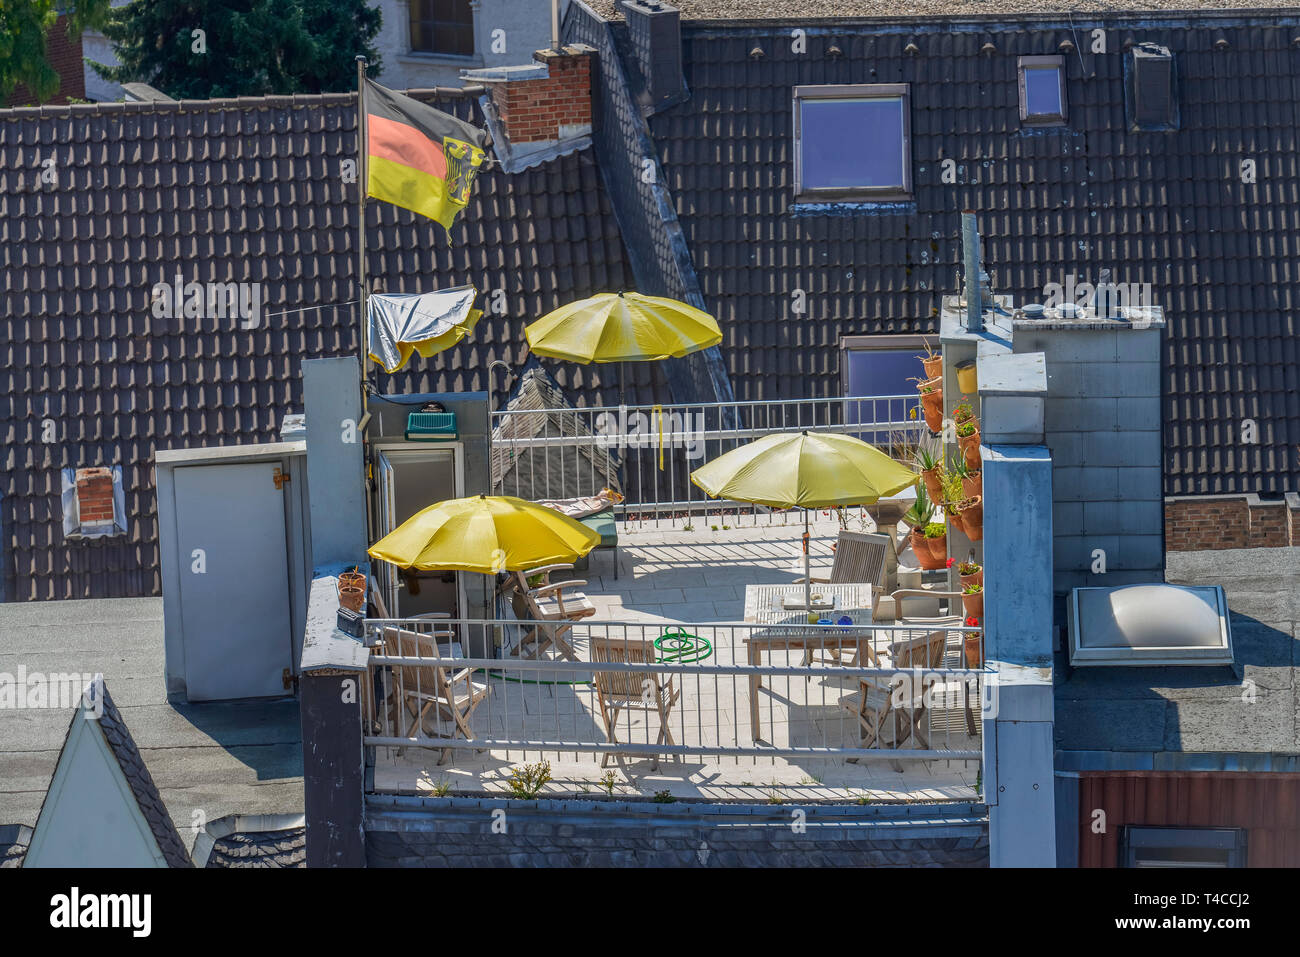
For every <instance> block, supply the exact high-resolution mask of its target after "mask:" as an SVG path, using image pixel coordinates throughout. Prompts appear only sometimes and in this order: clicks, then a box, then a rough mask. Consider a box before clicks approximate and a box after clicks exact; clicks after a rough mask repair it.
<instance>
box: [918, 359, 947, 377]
mask: <svg viewBox="0 0 1300 957" xmlns="http://www.w3.org/2000/svg"><path fill="white" fill-rule="evenodd" d="M921 365H923V366H925V377H926V378H927V379H934V378H937V377H939V376H941V375H943V356H941V355H939V356H935V357H934V358H922V359H921Z"/></svg>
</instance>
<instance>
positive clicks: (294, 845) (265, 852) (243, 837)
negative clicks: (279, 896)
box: [204, 827, 307, 868]
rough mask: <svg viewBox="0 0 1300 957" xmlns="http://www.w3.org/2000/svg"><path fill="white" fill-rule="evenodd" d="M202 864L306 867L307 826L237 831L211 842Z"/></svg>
mask: <svg viewBox="0 0 1300 957" xmlns="http://www.w3.org/2000/svg"><path fill="white" fill-rule="evenodd" d="M204 866H205V867H269V868H283V867H306V866H307V829H306V828H305V827H294V828H289V829H287V830H282V831H256V832H246V833H245V832H236V833H234V834H229V835H227V836H226V837H223V838H221V839H220V840H218V841H216V842H215V843H214V844H213V845H212V853H211V854H210V855H209V856H208V862H207V864H205V865H204Z"/></svg>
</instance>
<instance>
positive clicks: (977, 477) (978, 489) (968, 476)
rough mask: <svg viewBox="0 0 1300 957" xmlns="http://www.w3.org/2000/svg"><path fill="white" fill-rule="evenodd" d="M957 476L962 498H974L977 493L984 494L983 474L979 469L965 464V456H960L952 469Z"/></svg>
mask: <svg viewBox="0 0 1300 957" xmlns="http://www.w3.org/2000/svg"><path fill="white" fill-rule="evenodd" d="M954 471H956V473H957V477H958V478H960V479H961V491H962V498H975V497H976V496H977V495H983V494H984V476H983V473H982V472H981V471H980V470H979V469H972V468H971V467H970V466H969V465H967V464H966V456H964V455H963V456H962V457H961V460H960V461H959V462H958V463H957V468H956V469H955V470H954Z"/></svg>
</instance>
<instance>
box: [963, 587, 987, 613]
mask: <svg viewBox="0 0 1300 957" xmlns="http://www.w3.org/2000/svg"><path fill="white" fill-rule="evenodd" d="M961 603H962V607H963V608H965V609H966V617H967V618H983V617H984V589H983V588H981V589H980V590H979V591H977V592H975V594H973V595H965V594H963V595H962V596H961Z"/></svg>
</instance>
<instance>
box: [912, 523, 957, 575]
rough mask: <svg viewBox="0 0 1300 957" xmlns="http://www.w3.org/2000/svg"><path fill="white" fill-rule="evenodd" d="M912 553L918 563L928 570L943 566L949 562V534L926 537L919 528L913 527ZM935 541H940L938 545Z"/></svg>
mask: <svg viewBox="0 0 1300 957" xmlns="http://www.w3.org/2000/svg"><path fill="white" fill-rule="evenodd" d="M911 541H912V554H914V555H915V556H916V563H917V564H918V565H920V566H921V567H922V568H923V569H926V570H927V571H929V570H932V569H935V568H943V567H944V566H945V565H946V564H947V562H948V536H947V535H942V536H940V537H938V538H926V537H925V532H924V531H922V530H921V529H919V528H914V529H912V539H911ZM935 543H938V544H937V545H936V544H935Z"/></svg>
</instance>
